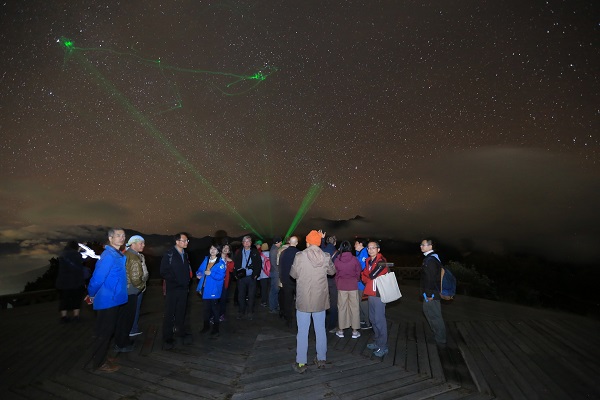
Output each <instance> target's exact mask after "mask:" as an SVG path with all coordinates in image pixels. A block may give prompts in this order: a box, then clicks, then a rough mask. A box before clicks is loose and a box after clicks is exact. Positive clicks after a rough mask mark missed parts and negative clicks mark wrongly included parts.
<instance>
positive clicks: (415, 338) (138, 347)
mask: <svg viewBox="0 0 600 400" xmlns="http://www.w3.org/2000/svg"><path fill="white" fill-rule="evenodd" d="M402 290H403V294H404V297H403V298H402V300H401V301H400V302H397V303H395V304H393V305H389V306H388V309H387V312H386V313H387V316H388V336H389V347H390V353H389V354H388V355H386V356H385V357H384V358H383V359H379V358H377V357H374V356H372V355H371V351H369V350H368V349H367V348H366V345H367V343H368V342H369V341H370V340H372V338H371V335H372V332H371V331H370V330H363V331H361V333H362V336H361V337H360V338H358V339H352V338H350V335H349V332H347V333H346V337H344V338H338V337H337V336H335V335H334V334H328V353H327V364H326V368H324V369H321V370H319V369H317V368H316V367H315V366H314V365H309V370H308V371H307V372H306V373H305V374H302V375H300V374H297V373H295V372H293V371H292V369H291V365H292V363H293V361H294V359H295V352H296V338H295V332H294V331H293V330H290V329H288V328H286V327H285V325H284V324H283V322H282V320H280V319H279V318H278V317H277V316H275V315H273V314H268V313H267V312H266V309H264V308H262V307H258V309H257V310H256V313H255V319H254V320H253V321H237V320H235V319H231V320H228V321H226V322H225V323H223V324H222V329H221V332H222V334H221V336H220V337H219V338H218V339H210V338H208V337H206V336H202V335H200V334H199V333H198V330H199V328H201V323H200V320H201V309H202V304H201V301H200V300H199V299H198V298H197V297H195V294H192V295H191V296H190V310H189V312H190V321H191V331H192V332H193V337H194V341H193V343H192V344H191V345H185V346H184V345H180V346H177V347H176V348H175V349H174V350H168V351H167V350H163V349H162V340H161V334H160V332H161V319H162V310H163V305H162V295H161V293H160V288H157V287H151V288H149V290H148V294H147V296H146V298H145V300H144V304H143V309H142V316H141V318H140V323H141V327H142V329H143V330H144V334H143V335H141V336H139V337H137V338H136V343H135V351H134V352H132V353H127V354H121V355H119V358H118V363H119V364H120V365H121V369H120V370H119V371H118V372H116V373H112V374H103V373H96V372H90V371H88V370H84V369H82V368H81V366H82V365H83V363H84V361H85V351H86V349H87V347H88V346H89V344H90V342H91V340H92V335H93V326H94V314H93V312H92V311H91V310H89V309H88V308H86V309H84V310H83V311H82V316H83V322H81V323H79V324H62V325H61V324H58V318H57V314H58V313H57V312H56V303H47V304H37V305H32V306H28V307H23V308H17V309H12V310H3V311H0V343H2V348H1V351H0V393H2V398H3V399H13V398H14V399H78V400H80V399H196V398H197V399H236V400H238V399H288V398H294V399H295V398H299V397H304V398H309V399H320V398H331V399H359V398H369V399H399V398H402V399H428V398H432V399H433V398H435V399H489V398H501V399H513V398H514V399H535V398H540V399H569V398H573V399H580V398H586V399H589V398H600V386H599V385H598V383H597V382H598V380H597V377H598V376H599V373H600V364H599V362H598V360H600V344H599V343H598V342H597V339H596V337H597V332H598V328H600V323H599V322H598V321H595V320H591V319H586V318H582V317H577V316H573V315H569V314H563V313H555V312H550V311H547V310H535V309H530V308H526V307H519V306H514V305H508V304H502V303H495V302H488V301H485V300H481V299H473V298H467V297H463V298H459V299H457V300H456V301H455V302H454V303H453V304H450V305H444V306H443V312H444V316H445V318H446V322H447V326H448V344H447V346H446V347H443V348H440V347H438V346H437V345H436V344H435V342H434V341H433V337H432V334H431V332H430V330H429V327H428V325H427V323H426V321H425V320H424V318H423V317H422V313H421V304H420V302H419V301H418V296H417V293H416V289H413V288H411V287H403V288H402ZM232 311H234V310H233V308H232V307H230V314H231V315H235V313H234V312H232ZM314 356H315V348H314V336H313V334H312V333H311V339H310V341H309V361H311V360H312V359H313V358H314Z"/></svg>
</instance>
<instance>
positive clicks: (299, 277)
mask: <svg viewBox="0 0 600 400" xmlns="http://www.w3.org/2000/svg"><path fill="white" fill-rule="evenodd" d="M333 274H335V267H334V266H333V262H332V261H331V257H330V256H329V254H327V253H325V252H324V251H323V250H321V249H320V248H319V246H309V247H308V248H307V249H306V250H304V251H300V252H298V253H297V254H296V257H295V258H294V263H293V264H292V268H291V270H290V277H291V278H294V279H296V309H297V310H298V311H302V312H320V311H325V310H327V309H329V289H328V287H327V275H333Z"/></svg>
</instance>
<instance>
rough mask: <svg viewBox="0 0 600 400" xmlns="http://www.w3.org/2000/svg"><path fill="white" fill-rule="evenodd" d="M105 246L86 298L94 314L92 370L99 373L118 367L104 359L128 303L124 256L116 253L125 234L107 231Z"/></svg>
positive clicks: (116, 230)
mask: <svg viewBox="0 0 600 400" xmlns="http://www.w3.org/2000/svg"><path fill="white" fill-rule="evenodd" d="M108 243H109V244H108V245H107V246H106V247H105V248H104V251H103V252H102V254H101V255H100V260H98V262H97V263H96V267H95V268H94V273H93V274H92V277H91V279H90V282H89V284H88V294H89V296H90V298H92V300H93V305H94V310H96V311H97V313H96V329H95V338H94V343H93V344H92V346H91V348H90V351H91V353H92V355H91V361H92V368H94V369H97V370H98V371H101V372H114V371H117V370H118V369H119V366H118V365H116V364H113V363H112V362H110V361H108V360H105V359H106V354H107V352H108V345H109V343H110V339H111V337H112V336H113V335H114V333H115V329H116V326H117V321H118V320H119V318H122V316H123V307H121V306H122V305H123V304H126V303H127V300H128V298H127V272H126V271H125V255H124V254H123V253H121V251H120V249H121V246H123V244H124V243H125V231H124V230H123V229H121V228H111V229H110V230H109V231H108Z"/></svg>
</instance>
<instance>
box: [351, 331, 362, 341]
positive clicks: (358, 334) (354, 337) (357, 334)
mask: <svg viewBox="0 0 600 400" xmlns="http://www.w3.org/2000/svg"><path fill="white" fill-rule="evenodd" d="M359 337H360V332H359V331H354V332H352V339H358V338H359Z"/></svg>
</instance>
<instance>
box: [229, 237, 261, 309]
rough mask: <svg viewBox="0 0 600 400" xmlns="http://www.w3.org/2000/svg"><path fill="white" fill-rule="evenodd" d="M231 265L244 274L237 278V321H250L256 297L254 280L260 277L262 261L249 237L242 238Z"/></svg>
mask: <svg viewBox="0 0 600 400" xmlns="http://www.w3.org/2000/svg"><path fill="white" fill-rule="evenodd" d="M233 263H234V268H235V270H236V271H243V274H244V276H242V277H238V305H239V307H240V311H239V315H238V317H237V319H242V318H246V319H249V320H251V319H252V318H253V312H254V298H255V297H256V278H258V275H260V270H261V268H262V260H261V258H260V254H258V250H256V247H254V246H252V238H251V237H250V236H244V237H243V238H242V248H241V249H239V250H238V251H236V253H235V255H234V256H233ZM240 273H242V272H240ZM246 298H247V299H248V300H247V301H246Z"/></svg>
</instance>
